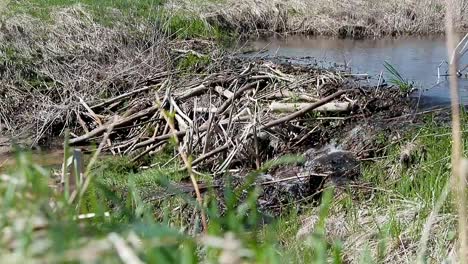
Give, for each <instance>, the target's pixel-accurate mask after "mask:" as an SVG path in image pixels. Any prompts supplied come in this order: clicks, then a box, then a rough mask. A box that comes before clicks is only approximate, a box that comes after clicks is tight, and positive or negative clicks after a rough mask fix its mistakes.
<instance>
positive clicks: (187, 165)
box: [156, 84, 208, 233]
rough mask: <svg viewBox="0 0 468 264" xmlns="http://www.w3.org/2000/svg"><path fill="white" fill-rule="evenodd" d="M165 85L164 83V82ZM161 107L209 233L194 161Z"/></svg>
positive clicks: (206, 230)
mask: <svg viewBox="0 0 468 264" xmlns="http://www.w3.org/2000/svg"><path fill="white" fill-rule="evenodd" d="M163 86H164V84H163ZM156 101H157V103H158V105H162V103H161V102H160V100H159V98H158V96H157V95H156ZM160 109H161V115H162V116H163V117H164V119H165V120H166V122H167V124H168V125H169V127H170V129H171V134H172V137H173V139H174V141H175V142H176V144H177V145H179V153H180V156H181V157H182V161H183V162H184V164H185V168H186V169H187V172H188V174H189V176H190V180H191V181H192V185H193V189H194V190H195V195H196V196H197V201H198V204H199V205H200V215H201V221H202V225H203V232H205V233H207V232H208V225H207V223H206V215H205V212H204V210H203V198H202V196H201V192H200V188H199V186H198V183H197V179H196V178H195V174H194V173H193V169H192V163H191V161H190V160H189V158H188V156H187V153H186V152H185V151H184V148H183V146H182V144H180V143H179V137H178V132H177V130H176V128H175V126H174V121H173V120H172V119H171V118H170V117H169V116H168V115H167V114H166V112H164V109H163V108H160Z"/></svg>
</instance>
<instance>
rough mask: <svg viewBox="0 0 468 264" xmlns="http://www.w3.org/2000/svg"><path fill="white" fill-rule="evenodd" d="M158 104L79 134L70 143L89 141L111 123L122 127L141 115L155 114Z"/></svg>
mask: <svg viewBox="0 0 468 264" xmlns="http://www.w3.org/2000/svg"><path fill="white" fill-rule="evenodd" d="M158 108H159V107H158V106H152V107H150V108H147V109H145V110H143V111H140V112H138V113H136V114H133V115H131V116H129V117H127V118H123V119H121V120H119V121H117V123H115V124H114V123H112V124H107V125H102V126H99V127H98V128H96V129H94V130H92V131H90V132H89V133H86V134H84V135H82V136H79V137H77V138H73V139H71V140H70V144H78V143H82V142H85V141H87V140H88V139H90V138H92V137H96V136H99V135H101V134H102V133H104V132H105V131H106V130H107V129H108V128H109V127H110V126H111V125H113V127H115V128H117V127H120V126H123V125H126V124H127V123H129V122H132V121H135V120H137V119H139V118H141V117H144V116H147V115H150V114H153V113H154V112H156V111H157V110H158Z"/></svg>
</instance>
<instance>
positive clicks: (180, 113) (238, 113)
mask: <svg viewBox="0 0 468 264" xmlns="http://www.w3.org/2000/svg"><path fill="white" fill-rule="evenodd" d="M142 2H143V1H142ZM168 5H169V4H168ZM213 5H214V3H210V4H209V5H208V6H213ZM160 6H164V5H163V4H160ZM161 8H162V7H161ZM278 8H279V7H278ZM158 10H159V9H158ZM159 11H161V10H159ZM115 12H117V11H115ZM161 12H162V11H161ZM418 14H419V13H418ZM215 18H216V20H213V19H214V18H213V17H211V18H207V21H204V22H206V23H211V24H205V23H203V21H202V22H200V21H199V20H197V19H194V20H184V19H185V18H184V17H178V16H170V17H169V18H166V17H164V19H167V20H161V21H160V20H158V23H156V22H155V23H149V22H148V21H147V20H143V21H140V20H128V21H126V20H125V19H124V20H122V19H117V18H116V20H115V21H114V20H112V21H114V22H115V23H112V25H109V23H105V22H102V21H99V22H98V21H97V20H96V19H93V12H90V11H89V10H87V9H86V8H85V7H83V6H75V7H70V8H57V9H53V10H51V11H50V14H48V16H47V20H46V21H44V20H43V18H38V17H34V16H29V15H15V16H13V15H11V16H6V17H5V18H2V20H1V21H2V22H1V23H2V24H1V27H0V78H1V80H2V81H1V82H0V195H2V197H4V198H3V199H0V208H2V210H0V211H2V212H1V213H0V226H1V227H2V230H5V232H3V233H2V234H1V235H0V256H2V257H0V259H5V260H6V261H7V262H8V263H10V262H14V263H20V262H21V261H23V260H30V261H39V262H70V261H78V262H85V263H88V262H100V261H104V260H108V261H109V262H110V263H114V262H115V263H120V262H123V263H155V262H162V263H179V262H184V263H198V262H213V263H275V262H278V263H282V262H287V263H330V262H332V263H374V262H392V263H402V262H404V263H413V262H415V261H416V259H419V260H427V262H435V263H438V262H442V261H453V260H456V259H457V256H456V253H454V248H455V247H456V244H457V243H458V241H457V239H456V230H457V229H456V221H455V219H456V212H455V210H454V209H453V208H452V206H451V205H450V204H449V203H448V202H447V203H446V202H445V198H446V196H447V195H448V188H447V186H449V185H448V184H447V183H448V182H449V178H450V177H449V176H450V166H449V162H450V146H451V142H452V141H451V137H450V126H449V121H450V119H449V113H450V112H449V110H448V108H447V102H448V99H449V97H448V96H447V94H448V87H447V86H446V84H445V83H446V78H447V66H446V64H443V63H441V62H443V61H444V60H446V59H445V57H446V55H445V53H444V52H445V46H444V43H443V39H441V38H440V37H422V38H399V39H390V38H383V39H379V40H351V39H331V38H324V37H313V38H312V37H311V38H305V37H297V36H296V37H290V38H284V39H278V38H268V39H262V38H260V39H256V40H249V41H248V42H247V44H246V43H245V41H244V39H242V41H238V42H236V41H234V38H233V36H236V35H235V34H232V35H229V36H228V37H230V38H228V41H230V44H231V45H230V46H229V47H225V46H222V45H221V44H220V43H219V42H221V41H222V39H217V41H215V40H214V39H213V38H212V37H213V36H218V35H217V34H221V33H222V32H224V31H222V30H226V29H225V28H219V26H220V24H216V23H221V22H222V19H221V18H222V17H220V16H218V17H215ZM147 19H148V18H147ZM158 19H162V18H158ZM233 19H234V18H231V20H226V21H224V23H228V24H229V23H231V24H232V23H234V22H236V21H237V20H233ZM211 20H213V21H211ZM187 21H188V22H187ZM405 21H406V20H405ZM163 22H164V23H163ZM199 22H200V23H199ZM408 23H409V22H408ZM292 25H293V24H291V25H288V28H289V29H290V28H291V27H292ZM305 25H311V24H310V21H309V22H308V23H307V24H305ZM205 26H206V28H205ZM335 26H337V25H335ZM174 29H175V30H174ZM221 29H222V30H221ZM370 29H372V28H371V27H369V30H370ZM184 30H185V31H184ZM189 30H192V31H194V32H195V33H193V32H192V33H193V34H189V33H190V32H191V31H189ZM388 30H390V29H388ZM226 34H227V33H226ZM224 41H226V40H224ZM239 47H241V48H239ZM460 47H463V45H461V46H460ZM464 48H466V47H463V49H464ZM247 49H249V50H254V51H250V52H247V53H245V52H241V51H240V50H247ZM463 49H461V50H458V51H457V52H458V53H457V56H459V58H460V60H459V62H460V65H461V66H462V65H464V64H465V63H467V62H466V61H465V59H464V58H463V54H464V50H463ZM459 75H460V76H459V77H460V78H459V80H460V87H461V91H462V103H463V102H465V100H466V96H467V94H466V92H465V91H464V90H463V87H464V85H466V81H465V79H464V78H465V75H466V69H465V68H463V67H460V69H459ZM434 84H437V85H436V86H435V88H433V87H434ZM462 118H463V120H465V118H466V117H465V114H464V113H463V117H462ZM465 123H466V122H464V124H465ZM464 124H463V127H462V134H463V135H465V133H466V131H467V128H466V127H465V125H464ZM440 197H442V198H440ZM435 208H437V209H435ZM421 258H422V259H421Z"/></svg>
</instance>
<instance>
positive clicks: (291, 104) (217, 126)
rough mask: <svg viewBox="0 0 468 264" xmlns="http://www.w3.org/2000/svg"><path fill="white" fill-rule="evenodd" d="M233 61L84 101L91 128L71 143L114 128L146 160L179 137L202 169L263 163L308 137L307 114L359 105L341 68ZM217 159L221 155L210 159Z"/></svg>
mask: <svg viewBox="0 0 468 264" xmlns="http://www.w3.org/2000/svg"><path fill="white" fill-rule="evenodd" d="M228 63H229V64H230V65H232V67H230V68H229V69H226V70H224V71H221V72H216V73H213V74H205V75H203V76H202V77H201V78H195V79H194V80H193V79H189V80H187V79H186V78H176V77H174V76H167V77H166V78H160V79H159V81H160V82H159V83H157V84H154V85H150V86H142V87H139V88H136V89H134V90H132V91H129V92H126V93H122V94H120V95H118V96H115V97H112V98H108V99H106V100H101V101H97V102H86V101H84V100H81V101H80V103H81V105H82V108H80V110H81V111H80V112H79V114H78V115H77V117H78V119H77V121H78V123H79V127H80V128H81V129H80V130H81V131H83V133H82V134H79V135H78V134H77V133H76V132H75V133H74V134H72V135H73V136H74V137H73V138H72V139H71V140H70V143H71V144H74V145H86V144H88V143H90V142H93V141H94V142H99V141H101V140H102V139H103V138H104V135H106V141H107V142H105V149H106V150H108V151H110V152H112V153H113V154H115V155H130V156H131V157H132V159H133V160H134V161H138V160H140V159H141V158H143V157H145V156H147V155H154V154H155V153H158V152H159V151H161V150H163V149H164V146H165V145H166V144H168V141H169V140H170V139H171V138H173V137H177V138H178V139H179V141H180V142H181V144H183V146H184V151H185V152H186V153H188V154H189V155H191V156H192V157H193V158H194V159H193V161H192V166H194V168H196V167H199V166H205V168H206V169H209V170H210V171H212V172H214V173H216V172H222V171H225V170H226V169H228V168H232V167H235V165H236V164H239V163H242V164H243V165H245V164H246V163H247V164H248V165H252V167H259V166H260V165H261V163H262V162H263V161H264V160H266V159H268V158H271V155H273V152H275V151H276V152H277V151H281V149H282V148H285V147H291V146H298V145H301V144H304V141H306V140H307V138H308V136H310V135H311V132H313V130H311V129H310V127H307V126H304V121H303V120H301V118H302V119H304V118H306V117H308V118H309V119H311V120H313V119H314V117H313V116H314V112H315V113H322V115H323V113H329V114H330V113H331V114H332V115H337V114H339V113H343V112H346V113H347V114H348V113H349V112H351V111H352V110H353V109H355V107H356V106H357V105H356V103H357V101H356V100H353V99H351V98H353V97H354V94H355V91H356V90H355V89H354V88H355V87H354V86H352V85H349V84H346V85H345V83H347V82H345V81H346V78H344V77H342V76H341V74H340V73H336V72H330V71H324V70H316V69H309V68H303V67H293V66H284V65H277V64H275V63H272V62H262V61H254V62H252V61H239V60H230V61H229V62H228ZM167 116H169V117H170V118H167ZM306 119H307V118H306ZM171 125H174V127H175V131H174V130H171V129H170V128H171ZM106 132H108V133H106ZM213 160H217V161H218V162H208V161H213ZM219 161H222V162H219ZM150 166H151V165H150ZM206 166H209V167H206Z"/></svg>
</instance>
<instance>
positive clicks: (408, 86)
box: [384, 61, 413, 94]
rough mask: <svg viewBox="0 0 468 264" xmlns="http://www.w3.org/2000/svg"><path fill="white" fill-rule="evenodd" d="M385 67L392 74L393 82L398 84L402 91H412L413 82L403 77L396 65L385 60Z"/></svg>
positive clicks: (406, 92)
mask: <svg viewBox="0 0 468 264" xmlns="http://www.w3.org/2000/svg"><path fill="white" fill-rule="evenodd" d="M384 67H385V69H386V70H387V72H388V73H389V74H390V76H391V79H390V83H391V84H393V85H396V86H398V88H400V91H401V92H402V93H404V94H408V93H409V92H411V90H412V89H413V83H412V82H410V81H408V80H407V79H405V78H403V76H401V74H400V72H398V70H397V69H395V67H394V66H393V65H392V64H390V63H389V62H387V61H385V62H384Z"/></svg>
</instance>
